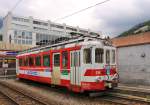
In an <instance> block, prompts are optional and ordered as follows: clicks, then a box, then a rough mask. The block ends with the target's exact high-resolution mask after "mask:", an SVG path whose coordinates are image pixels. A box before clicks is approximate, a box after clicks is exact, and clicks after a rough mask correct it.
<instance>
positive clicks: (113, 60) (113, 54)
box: [112, 50, 116, 63]
mask: <svg viewBox="0 0 150 105" xmlns="http://www.w3.org/2000/svg"><path fill="white" fill-rule="evenodd" d="M115 55H116V54H115V50H112V63H115V62H116V61H115Z"/></svg>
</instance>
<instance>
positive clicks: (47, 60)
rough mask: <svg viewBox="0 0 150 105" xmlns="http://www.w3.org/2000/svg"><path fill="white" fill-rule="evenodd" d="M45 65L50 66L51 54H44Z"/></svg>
mask: <svg viewBox="0 0 150 105" xmlns="http://www.w3.org/2000/svg"><path fill="white" fill-rule="evenodd" d="M43 65H44V66H46V67H49V66H50V55H49V54H48V55H44V56H43Z"/></svg>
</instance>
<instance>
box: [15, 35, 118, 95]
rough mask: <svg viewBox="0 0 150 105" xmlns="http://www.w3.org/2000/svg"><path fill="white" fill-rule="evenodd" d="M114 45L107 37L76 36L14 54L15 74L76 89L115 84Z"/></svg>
mask: <svg viewBox="0 0 150 105" xmlns="http://www.w3.org/2000/svg"><path fill="white" fill-rule="evenodd" d="M115 55H116V48H115V47H113V46H111V45H107V41H106V40H98V39H95V38H79V39H73V40H69V41H65V42H62V43H58V44H53V45H47V46H42V47H38V48H33V49H29V50H26V51H23V52H20V54H18V55H17V60H16V63H17V69H16V72H17V77H18V78H24V79H29V80H33V81H38V82H43V83H48V84H53V85H59V86H65V87H67V88H68V89H69V90H72V91H75V92H83V91H101V90H106V89H107V87H108V88H113V87H116V86H117V84H118V73H117V70H116V56H115Z"/></svg>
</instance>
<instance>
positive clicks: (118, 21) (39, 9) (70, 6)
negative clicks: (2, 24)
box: [0, 0, 150, 37]
mask: <svg viewBox="0 0 150 105" xmlns="http://www.w3.org/2000/svg"><path fill="white" fill-rule="evenodd" d="M17 1H18V0H0V15H1V16H4V15H6V13H7V12H8V11H9V10H11V8H12V7H13V6H14V5H15V3H16V2H17ZM102 1H104V0H23V1H22V2H21V3H20V4H19V5H18V6H17V8H16V9H15V10H14V11H13V14H16V15H20V16H33V17H34V18H38V19H42V20H51V21H54V20H56V19H57V18H61V17H63V16H66V15H68V14H70V13H73V12H76V11H78V10H80V9H83V8H86V7H88V6H91V5H94V4H96V3H98V2H102ZM149 10H150V0H110V1H109V2H106V3H104V4H102V5H99V6H96V7H94V8H91V9H89V10H86V11H84V12H81V13H79V14H76V15H74V16H72V17H69V18H66V19H64V20H59V21H56V22H57V23H66V24H67V25H72V26H79V27H81V28H87V29H88V28H89V29H91V30H93V31H97V32H103V33H105V34H106V35H111V37H113V36H116V35H118V34H120V33H121V32H123V31H125V30H127V29H129V28H131V27H132V26H134V25H136V24H138V23H140V22H143V21H146V20H149V19H150V12H149Z"/></svg>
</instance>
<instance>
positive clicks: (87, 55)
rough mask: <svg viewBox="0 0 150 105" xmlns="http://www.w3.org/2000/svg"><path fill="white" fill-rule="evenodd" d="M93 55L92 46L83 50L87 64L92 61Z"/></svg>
mask: <svg viewBox="0 0 150 105" xmlns="http://www.w3.org/2000/svg"><path fill="white" fill-rule="evenodd" d="M91 57H92V50H91V48H86V49H84V51H83V59H84V63H85V64H89V63H92V60H91Z"/></svg>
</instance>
